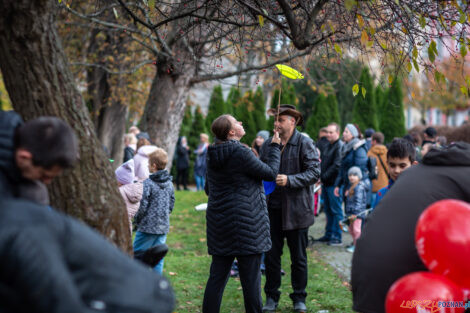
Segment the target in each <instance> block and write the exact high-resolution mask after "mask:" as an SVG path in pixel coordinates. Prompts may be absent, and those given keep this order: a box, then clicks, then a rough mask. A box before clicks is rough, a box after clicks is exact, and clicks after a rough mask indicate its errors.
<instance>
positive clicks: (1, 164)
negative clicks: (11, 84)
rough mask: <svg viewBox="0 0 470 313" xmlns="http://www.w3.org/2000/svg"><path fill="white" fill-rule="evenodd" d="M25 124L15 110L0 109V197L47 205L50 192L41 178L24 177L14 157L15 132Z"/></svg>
mask: <svg viewBox="0 0 470 313" xmlns="http://www.w3.org/2000/svg"><path fill="white" fill-rule="evenodd" d="M22 124H23V120H22V119H21V117H20V116H19V115H18V114H16V113H15V112H13V111H0V198H2V197H15V198H23V199H28V200H30V201H33V202H36V203H39V204H44V205H47V204H49V193H48V191H47V187H46V186H45V185H44V184H43V183H42V182H40V181H39V180H36V181H31V180H29V179H25V178H23V177H22V175H21V172H20V170H19V168H18V167H17V166H16V162H15V159H14V152H15V148H14V141H13V140H14V134H15V130H16V128H17V127H19V126H21V125H22Z"/></svg>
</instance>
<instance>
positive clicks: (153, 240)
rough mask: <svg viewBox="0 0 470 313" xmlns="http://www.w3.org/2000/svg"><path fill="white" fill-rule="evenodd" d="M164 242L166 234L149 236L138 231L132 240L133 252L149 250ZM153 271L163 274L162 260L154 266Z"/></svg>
mask: <svg viewBox="0 0 470 313" xmlns="http://www.w3.org/2000/svg"><path fill="white" fill-rule="evenodd" d="M165 242H166V234H161V235H160V234H158V235H157V234H149V233H143V232H140V231H136V232H135V238H134V251H141V250H147V249H150V248H152V247H154V246H156V245H159V244H162V243H165ZM153 270H154V271H155V272H157V273H160V274H162V272H163V259H162V260H161V261H160V262H159V263H158V264H157V265H155V267H154V268H153Z"/></svg>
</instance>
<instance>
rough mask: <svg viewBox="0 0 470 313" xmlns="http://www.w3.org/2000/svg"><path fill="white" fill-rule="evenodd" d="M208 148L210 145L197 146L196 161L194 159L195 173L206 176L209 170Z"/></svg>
mask: <svg viewBox="0 0 470 313" xmlns="http://www.w3.org/2000/svg"><path fill="white" fill-rule="evenodd" d="M207 148H208V145H206V144H200V145H199V146H198V147H197V150H196V151H194V153H196V161H194V175H196V176H201V177H205V176H206V171H207V163H206V159H207Z"/></svg>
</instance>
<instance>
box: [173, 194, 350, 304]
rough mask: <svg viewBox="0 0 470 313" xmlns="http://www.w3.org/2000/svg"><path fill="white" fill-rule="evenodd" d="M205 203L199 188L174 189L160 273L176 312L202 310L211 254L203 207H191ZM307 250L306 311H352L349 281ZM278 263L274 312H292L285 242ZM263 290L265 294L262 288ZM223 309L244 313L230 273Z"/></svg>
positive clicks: (241, 301)
mask: <svg viewBox="0 0 470 313" xmlns="http://www.w3.org/2000/svg"><path fill="white" fill-rule="evenodd" d="M203 202H207V197H206V195H205V194H204V193H203V192H190V191H177V192H176V204H175V208H174V210H173V213H172V215H171V217H170V225H171V226H170V233H169V234H168V239H167V244H168V246H169V247H170V251H169V252H168V255H167V256H166V257H165V265H164V274H165V275H166V276H167V277H168V278H169V279H170V280H171V283H172V285H173V288H174V290H175V293H176V298H177V305H176V309H175V312H201V308H202V299H203V296H204V288H205V285H206V282H207V278H208V277H209V267H210V262H211V257H210V256H209V255H208V254H207V244H206V226H205V225H206V223H205V212H204V211H199V212H198V211H196V210H195V209H194V207H195V206H196V205H197V204H199V203H203ZM308 253H309V260H308V262H309V268H308V270H309V274H308V277H309V281H308V286H307V294H308V296H307V301H306V304H307V307H308V308H309V312H317V311H319V310H328V311H329V312H330V313H333V312H338V313H340V312H341V313H345V312H352V310H351V305H352V300H351V292H350V291H349V289H348V287H347V284H346V283H343V282H342V281H341V279H340V278H339V277H338V276H337V275H336V274H335V272H334V270H333V269H332V268H331V267H329V266H328V265H325V264H324V263H323V262H321V261H320V260H319V259H318V258H316V257H315V255H314V253H313V251H311V250H309V251H308ZM282 264H283V265H282V268H283V269H284V270H285V271H286V275H285V276H283V279H282V286H281V292H282V294H281V299H280V303H279V307H278V312H291V311H292V302H291V300H290V298H289V293H290V292H291V285H290V266H289V265H290V261H289V250H288V249H287V246H286V245H285V250H284V255H283V259H282ZM262 286H264V276H263V281H262ZM262 294H263V298H264V292H262ZM221 312H244V307H243V294H242V290H241V284H240V281H239V279H233V278H230V280H229V282H228V284H227V287H226V288H225V292H224V298H223V300H222V307H221Z"/></svg>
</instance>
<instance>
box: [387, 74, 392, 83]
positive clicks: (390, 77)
mask: <svg viewBox="0 0 470 313" xmlns="http://www.w3.org/2000/svg"><path fill="white" fill-rule="evenodd" d="M388 83H389V84H390V85H391V84H392V83H393V76H392V75H388Z"/></svg>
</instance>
